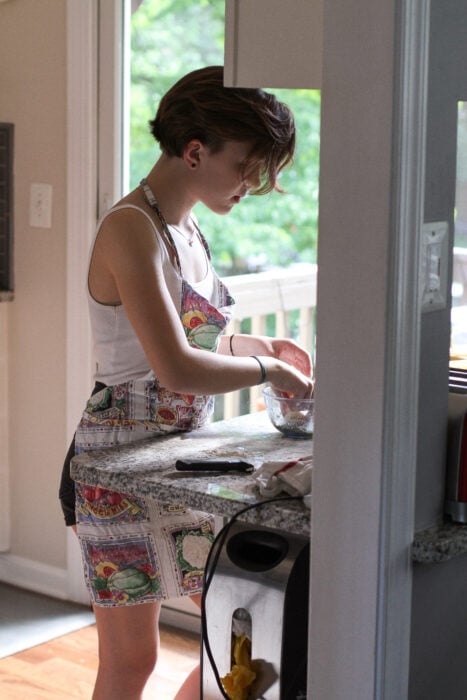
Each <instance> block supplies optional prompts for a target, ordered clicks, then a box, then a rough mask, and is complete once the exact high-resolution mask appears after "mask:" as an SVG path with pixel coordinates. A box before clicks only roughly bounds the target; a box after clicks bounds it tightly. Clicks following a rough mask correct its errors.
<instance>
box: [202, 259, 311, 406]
mask: <svg viewBox="0 0 467 700" xmlns="http://www.w3.org/2000/svg"><path fill="white" fill-rule="evenodd" d="M316 270H317V266H316V265H312V264H300V265H296V266H294V267H292V268H287V269H284V270H280V269H279V270H272V271H268V272H258V273H255V274H249V275H237V276H234V277H227V278H225V280H224V281H225V283H226V284H227V286H228V288H229V290H230V293H231V294H232V296H233V297H234V299H235V301H236V307H235V319H234V321H233V322H232V323H231V324H230V325H229V327H228V328H227V331H226V332H227V333H228V334H230V333H241V332H242V331H243V332H251V333H253V334H255V335H272V336H274V337H288V338H293V339H294V340H296V341H297V342H298V343H299V344H300V345H302V346H303V347H304V348H306V349H307V350H308V352H310V354H311V355H312V356H313V355H314V353H313V348H314V336H315V331H314V328H315V326H314V317H315V314H314V311H315V307H316ZM248 326H249V327H248ZM246 327H248V328H247V331H245V328H246ZM242 395H243V397H245V396H246V402H245V404H246V406H245V410H242V406H241V399H242ZM260 396H261V387H252V388H251V389H249V390H246V391H244V392H240V391H235V392H231V393H229V394H226V395H225V396H224V398H223V408H222V409H217V410H216V418H233V417H234V416H238V415H240V413H242V412H243V413H244V412H246V411H247V412H253V411H255V410H257V409H258V405H259V399H260ZM220 403H221V400H219V401H218V405H219V404H220Z"/></svg>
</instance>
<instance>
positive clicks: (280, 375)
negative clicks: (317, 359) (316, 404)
mask: <svg viewBox="0 0 467 700" xmlns="http://www.w3.org/2000/svg"><path fill="white" fill-rule="evenodd" d="M261 361H262V362H263V363H264V365H265V367H266V371H267V381H268V382H270V384H271V385H272V387H273V388H274V390H275V391H277V392H278V393H282V394H285V395H288V396H295V397H296V398H298V399H310V398H311V397H312V396H313V389H314V382H313V380H312V379H311V378H310V377H307V376H305V375H304V374H302V373H301V372H300V371H299V370H298V369H296V368H295V367H293V365H289V364H287V363H286V362H282V361H281V360H274V359H273V358H271V357H262V358H261Z"/></svg>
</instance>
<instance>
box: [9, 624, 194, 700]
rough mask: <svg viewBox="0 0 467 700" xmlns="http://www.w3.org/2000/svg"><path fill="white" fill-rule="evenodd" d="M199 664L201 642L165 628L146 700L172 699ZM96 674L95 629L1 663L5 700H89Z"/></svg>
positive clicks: (60, 639)
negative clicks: (71, 699)
mask: <svg viewBox="0 0 467 700" xmlns="http://www.w3.org/2000/svg"><path fill="white" fill-rule="evenodd" d="M198 661H199V637H197V636H196V635H193V634H190V633H187V632H179V631H178V630H175V629H172V628H169V627H162V626H161V652H160V657H159V661H158V664H157V669H156V672H155V673H154V675H153V677H152V678H151V679H150V681H149V683H148V686H147V688H146V691H145V694H144V700H150V699H151V700H156V698H157V700H173V698H174V696H175V693H176V691H177V690H178V688H179V687H180V685H181V684H182V682H183V680H184V679H185V677H186V676H187V675H188V674H189V672H190V671H191V670H192V668H194V667H195V666H196V665H197V663H198ZM96 670H97V633H96V628H95V625H91V626H90V627H85V628H84V629H81V630H78V631H77V632H72V633H71V634H68V635H65V636H64V637H59V638H58V639H54V640H52V641H51V642H48V643H46V644H40V645H39V646H36V647H33V648H32V649H27V650H26V651H22V652H20V653H18V654H14V655H13V656H9V657H7V658H5V659H0V698H1V700H13V699H14V700H65V699H68V700H69V699H70V698H81V699H82V700H90V698H91V696H92V689H93V686H94V679H95V676H96ZM109 700H110V699H109Z"/></svg>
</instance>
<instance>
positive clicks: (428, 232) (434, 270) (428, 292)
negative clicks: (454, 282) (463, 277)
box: [420, 221, 449, 311]
mask: <svg viewBox="0 0 467 700" xmlns="http://www.w3.org/2000/svg"><path fill="white" fill-rule="evenodd" d="M448 231H449V227H448V222H447V221H435V222H432V223H428V224H423V226H422V249H421V269H420V296H421V305H422V311H437V310H438V309H445V308H446V306H447V297H448V254H449V247H448Z"/></svg>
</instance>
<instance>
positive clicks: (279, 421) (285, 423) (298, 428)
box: [263, 386, 315, 438]
mask: <svg viewBox="0 0 467 700" xmlns="http://www.w3.org/2000/svg"><path fill="white" fill-rule="evenodd" d="M263 398H264V404H265V406H266V411H267V413H268V416H269V420H270V421H271V423H272V424H273V426H274V427H275V428H276V429H277V430H279V431H280V432H281V433H283V435H285V436H286V437H291V438H312V437H313V411H314V406H315V400H314V399H295V398H291V399H290V398H287V397H286V396H280V395H279V394H277V393H276V392H275V391H274V390H273V388H272V387H271V386H267V387H265V389H263Z"/></svg>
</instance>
